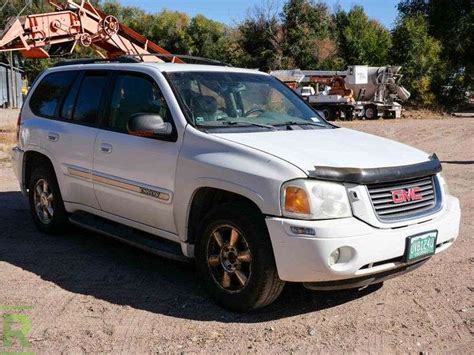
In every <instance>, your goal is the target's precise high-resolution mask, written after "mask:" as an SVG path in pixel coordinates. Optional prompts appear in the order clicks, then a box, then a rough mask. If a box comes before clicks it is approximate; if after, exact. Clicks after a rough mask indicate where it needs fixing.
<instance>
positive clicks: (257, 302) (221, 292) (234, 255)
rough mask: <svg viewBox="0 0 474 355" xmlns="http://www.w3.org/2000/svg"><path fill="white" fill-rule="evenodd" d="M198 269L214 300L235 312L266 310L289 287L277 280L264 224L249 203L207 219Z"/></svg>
mask: <svg viewBox="0 0 474 355" xmlns="http://www.w3.org/2000/svg"><path fill="white" fill-rule="evenodd" d="M196 264H197V269H198V272H199V274H200V276H201V278H202V279H203V280H204V284H205V286H206V289H207V290H208V292H209V294H210V296H211V297H212V298H213V299H214V300H215V301H216V303H218V304H219V305H221V306H223V307H224V308H227V309H229V310H232V311H237V312H247V311H250V310H253V309H257V308H262V307H265V306H267V305H269V304H271V303H272V302H274V301H275V300H276V299H277V298H278V296H279V295H280V294H281V292H282V291H283V287H284V285H285V282H284V281H281V280H280V278H279V277H278V272H277V268H276V265H275V258H274V255H273V248H272V245H271V242H270V237H269V235H268V231H267V228H266V225H265V221H264V219H263V217H262V215H261V214H260V213H259V212H258V211H256V210H255V208H254V207H253V206H251V205H250V204H247V203H229V204H225V205H221V206H217V207H215V208H214V209H213V210H212V211H211V212H210V213H209V214H208V215H207V216H206V217H205V218H204V220H203V222H202V223H201V228H200V233H199V239H198V240H197V242H196Z"/></svg>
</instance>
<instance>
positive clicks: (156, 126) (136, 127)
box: [127, 113, 173, 138]
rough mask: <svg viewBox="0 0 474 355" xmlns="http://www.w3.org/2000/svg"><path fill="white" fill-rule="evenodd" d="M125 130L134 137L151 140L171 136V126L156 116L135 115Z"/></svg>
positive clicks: (147, 114) (150, 114) (148, 114)
mask: <svg viewBox="0 0 474 355" xmlns="http://www.w3.org/2000/svg"><path fill="white" fill-rule="evenodd" d="M127 130H128V133H130V134H131V135H134V136H139V137H150V138H153V137H164V136H171V134H172V133H173V126H172V125H171V123H169V122H165V121H164V120H163V117H161V116H160V115H158V114H153V113H137V114H135V115H133V116H132V117H130V119H129V120H128V125H127Z"/></svg>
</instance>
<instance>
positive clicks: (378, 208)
mask: <svg viewBox="0 0 474 355" xmlns="http://www.w3.org/2000/svg"><path fill="white" fill-rule="evenodd" d="M367 188H368V190H369V195H370V199H371V200H372V204H373V206H374V210H375V213H376V214H377V216H378V218H379V219H380V220H381V221H397V220H404V219H409V218H413V217H415V216H421V215H425V214H429V213H430V212H432V211H433V210H435V209H436V207H437V202H438V201H437V200H438V193H437V188H436V186H435V181H434V176H429V177H424V178H417V179H412V180H405V181H397V182H391V183H381V184H374V185H369V186H367ZM414 188H418V189H416V195H421V196H422V198H421V199H415V200H413V199H412V198H410V197H409V195H410V189H414ZM395 191H397V192H400V191H405V192H406V194H407V198H406V199H402V200H403V201H401V202H400V201H399V202H398V203H395V202H394V198H393V192H395ZM402 195H403V194H402Z"/></svg>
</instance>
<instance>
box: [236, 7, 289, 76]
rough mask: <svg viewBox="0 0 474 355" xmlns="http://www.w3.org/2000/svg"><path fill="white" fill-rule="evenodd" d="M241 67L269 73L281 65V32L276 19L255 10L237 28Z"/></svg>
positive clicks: (266, 13)
mask: <svg viewBox="0 0 474 355" xmlns="http://www.w3.org/2000/svg"><path fill="white" fill-rule="evenodd" d="M238 31H239V36H238V39H237V41H238V42H237V45H238V46H240V47H241V49H242V51H241V53H242V57H241V58H240V61H241V65H243V66H246V67H250V68H258V69H261V70H265V71H269V70H271V69H272V68H278V67H280V66H281V65H282V55H283V52H282V32H281V26H280V22H279V19H278V17H277V16H276V15H275V14H271V13H269V12H265V11H264V9H255V11H254V14H252V15H251V16H248V17H247V19H245V20H244V21H243V22H242V23H241V24H240V25H239V27H238Z"/></svg>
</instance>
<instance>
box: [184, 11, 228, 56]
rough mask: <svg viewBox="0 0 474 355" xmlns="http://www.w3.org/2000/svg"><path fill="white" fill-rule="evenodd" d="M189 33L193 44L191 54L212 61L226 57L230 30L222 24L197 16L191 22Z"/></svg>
mask: <svg viewBox="0 0 474 355" xmlns="http://www.w3.org/2000/svg"><path fill="white" fill-rule="evenodd" d="M187 31H188V35H189V37H190V39H191V43H192V44H191V50H190V54H192V55H195V56H199V57H205V58H211V59H223V58H224V57H225V56H226V55H225V52H226V46H227V45H229V43H228V42H229V41H228V39H227V36H228V33H227V32H228V30H227V28H226V26H225V25H223V24H222V23H219V22H216V21H213V20H210V19H208V18H206V17H205V16H203V15H197V16H195V17H193V19H192V20H191V23H190V25H189V27H188V29H187Z"/></svg>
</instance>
